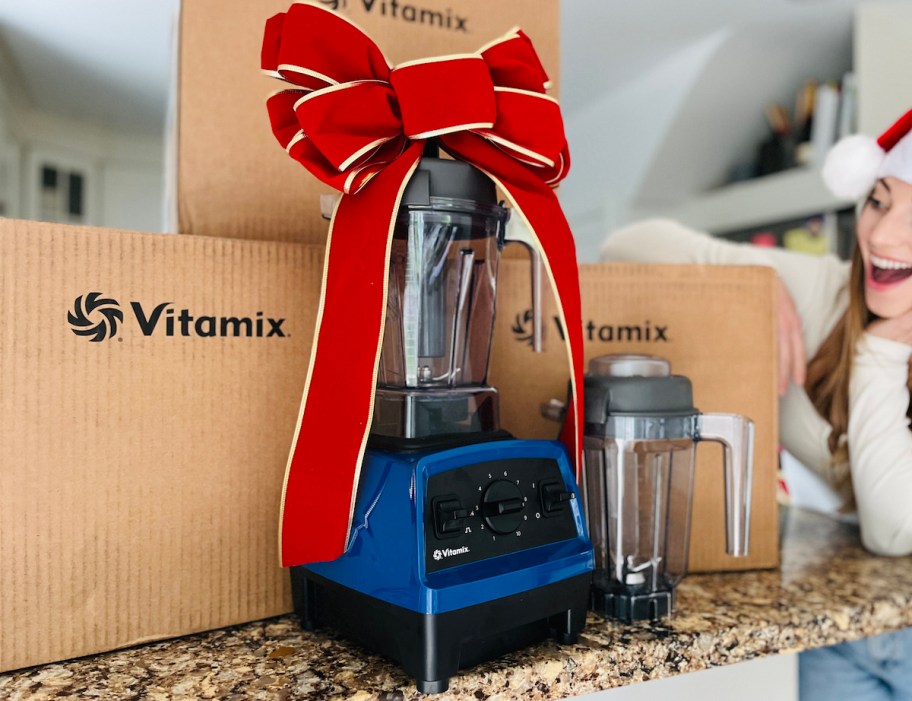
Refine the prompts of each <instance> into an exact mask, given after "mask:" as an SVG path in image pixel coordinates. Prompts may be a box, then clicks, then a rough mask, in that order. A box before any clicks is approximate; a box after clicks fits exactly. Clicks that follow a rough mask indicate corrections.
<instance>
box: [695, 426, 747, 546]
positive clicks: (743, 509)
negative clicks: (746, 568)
mask: <svg viewBox="0 0 912 701" xmlns="http://www.w3.org/2000/svg"><path fill="white" fill-rule="evenodd" d="M696 438H697V440H700V441H712V442H714V443H721V444H722V447H723V449H724V451H725V517H726V528H725V549H726V551H727V552H728V554H729V555H736V556H744V555H747V552H748V548H749V547H750V515H751V514H750V510H751V481H752V475H753V467H754V422H753V421H751V420H750V419H748V418H746V417H744V416H739V415H738V414H699V415H698V416H697V436H696Z"/></svg>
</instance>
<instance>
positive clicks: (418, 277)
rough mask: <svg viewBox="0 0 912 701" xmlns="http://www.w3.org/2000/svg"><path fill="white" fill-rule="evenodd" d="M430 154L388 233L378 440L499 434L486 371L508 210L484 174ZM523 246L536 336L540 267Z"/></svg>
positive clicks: (493, 394) (375, 422)
mask: <svg viewBox="0 0 912 701" xmlns="http://www.w3.org/2000/svg"><path fill="white" fill-rule="evenodd" d="M429 149H430V152H431V153H436V148H435V147H433V146H431V147H429ZM428 153H429V151H428V150H426V152H425V156H424V157H423V158H422V159H421V161H420V163H419V166H418V169H417V170H416V171H415V173H414V175H413V176H412V178H411V180H410V181H409V184H408V186H407V188H406V190H405V193H404V194H403V197H402V202H401V204H400V207H399V213H398V216H397V219H396V223H395V228H394V231H393V240H392V244H391V250H390V269H389V289H388V298H387V310H386V322H385V323H386V325H385V329H384V335H383V344H382V350H381V355H380V364H379V372H378V380H377V393H376V402H375V406H374V417H373V424H372V426H371V434H372V438H373V439H374V440H375V441H376V440H381V441H383V440H384V439H389V440H392V441H394V442H395V441H398V440H407V441H411V442H414V441H422V440H433V441H435V442H439V441H440V440H441V438H444V439H445V438H446V437H447V436H450V437H454V438H456V439H458V440H459V441H461V442H463V443H464V442H466V441H467V440H468V441H469V442H471V440H472V439H473V438H478V439H481V440H483V439H485V438H492V437H498V436H500V435H501V433H502V432H501V431H500V421H499V409H498V397H497V390H496V389H495V388H494V387H491V386H489V385H488V384H487V374H488V360H489V357H490V353H491V340H492V336H493V331H494V312H495V294H496V287H497V269H498V265H499V262H500V255H501V252H502V250H503V247H504V244H505V243H511V242H512V241H507V240H506V223H507V219H508V217H509V210H507V209H506V208H505V207H503V206H501V204H498V202H497V193H496V190H495V187H494V184H493V183H492V182H491V180H490V179H489V178H488V177H486V176H485V175H484V174H483V173H481V171H479V170H477V169H476V168H474V167H472V166H470V165H469V164H467V163H463V162H460V161H452V160H444V159H440V158H436V157H431V156H429V155H428ZM517 243H524V244H525V242H523V241H517ZM526 247H527V248H528V249H529V251H530V254H531V260H532V289H533V300H532V306H533V317H534V318H533V327H534V332H535V335H536V337H537V338H540V328H541V321H540V312H539V308H540V307H539V301H540V295H541V292H540V288H541V277H540V273H539V270H540V266H539V260H538V254H537V251H536V250H535V249H534V248H533V247H531V246H528V245H527V246H526ZM536 350H537V349H536ZM505 435H506V434H504V436H505Z"/></svg>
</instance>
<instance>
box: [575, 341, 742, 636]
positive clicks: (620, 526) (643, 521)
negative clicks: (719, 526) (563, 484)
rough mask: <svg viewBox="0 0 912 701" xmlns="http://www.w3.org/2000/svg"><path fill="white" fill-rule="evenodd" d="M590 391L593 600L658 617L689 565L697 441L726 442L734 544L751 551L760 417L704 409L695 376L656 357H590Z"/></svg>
mask: <svg viewBox="0 0 912 701" xmlns="http://www.w3.org/2000/svg"><path fill="white" fill-rule="evenodd" d="M584 396H585V436H584V468H583V484H582V485H581V487H582V492H583V501H584V503H585V507H586V518H587V523H588V525H589V536H590V538H591V539H592V544H593V547H594V548H595V572H594V576H593V585H592V604H593V609H594V610H596V611H597V612H599V613H601V614H603V615H605V616H608V617H612V618H617V619H620V620H623V621H633V620H643V619H655V618H659V617H661V616H664V615H666V614H668V613H669V612H671V611H672V609H673V607H674V591H675V587H676V586H677V584H678V582H680V580H681V578H682V577H683V576H684V574H685V573H686V571H687V557H688V549H689V543H690V523H691V503H692V496H693V478H694V462H695V457H696V445H697V443H698V442H700V441H713V442H717V443H721V444H722V446H723V448H724V453H725V461H724V465H725V467H724V482H725V507H726V544H727V551H728V553H729V554H731V555H746V554H747V550H748V533H749V528H750V485H751V471H752V463H753V435H754V434H753V428H754V427H753V422H751V421H750V419H747V418H745V417H743V416H738V415H735V414H702V413H700V412H699V411H697V409H696V408H694V406H693V391H692V387H691V383H690V380H688V379H687V378H686V377H683V376H681V375H672V374H671V369H670V365H669V363H668V362H667V361H665V360H663V359H661V358H655V357H651V356H644V355H609V356H601V357H599V358H595V359H593V360H592V361H591V362H590V364H589V373H588V374H587V376H586V378H585V395H584Z"/></svg>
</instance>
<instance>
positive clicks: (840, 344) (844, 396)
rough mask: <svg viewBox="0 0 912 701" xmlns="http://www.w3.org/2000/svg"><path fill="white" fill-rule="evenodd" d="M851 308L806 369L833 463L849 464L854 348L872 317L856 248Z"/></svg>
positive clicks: (851, 287) (853, 256)
mask: <svg viewBox="0 0 912 701" xmlns="http://www.w3.org/2000/svg"><path fill="white" fill-rule="evenodd" d="M848 286H849V306H848V309H846V311H845V314H843V315H842V317H841V318H840V319H839V321H838V322H836V326H834V327H833V330H832V331H831V332H830V335H829V336H827V337H826V339H825V340H824V341H823V343H822V344H821V345H820V349H819V350H818V351H817V355H815V356H814V358H813V359H812V360H811V362H810V363H809V364H808V368H807V380H806V381H805V383H804V388H805V390H806V391H807V394H808V397H810V399H811V402H812V403H813V404H814V408H815V409H817V413H819V414H820V415H821V416H822V417H823V418H824V419H826V421H827V422H828V423H829V424H830V426H831V427H832V430H831V431H830V436H829V438H828V440H827V446H828V447H829V449H830V453H831V455H832V456H833V460H834V462H844V461H846V460H848V457H849V456H848V449H847V446H846V443H845V441H844V440H843V436H845V434H846V431H847V430H848V428H849V381H850V379H851V375H852V362H853V360H854V358H855V344H856V343H858V339H859V338H861V334H862V333H864V329H865V326H867V325H868V322H870V321H871V319H872V317H873V315H872V314H871V312H870V310H869V309H868V308H867V306H866V305H865V299H864V262H863V261H862V258H861V249H859V248H858V246H857V245H856V246H855V251H854V252H853V254H852V266H851V269H850V272H849V283H848Z"/></svg>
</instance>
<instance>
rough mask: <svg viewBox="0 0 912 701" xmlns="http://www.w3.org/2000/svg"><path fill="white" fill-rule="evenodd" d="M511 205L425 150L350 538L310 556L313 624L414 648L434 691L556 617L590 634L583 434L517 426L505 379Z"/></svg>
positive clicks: (397, 253)
mask: <svg viewBox="0 0 912 701" xmlns="http://www.w3.org/2000/svg"><path fill="white" fill-rule="evenodd" d="M507 217H508V211H507V210H506V209H505V208H504V207H502V206H501V205H499V204H498V203H497V199H496V191H495V188H494V185H493V184H492V182H491V181H490V180H489V179H488V178H487V177H486V176H484V175H483V174H482V173H481V172H480V171H478V170H476V169H475V168H473V167H472V166H470V165H468V164H466V163H463V162H459V161H450V160H443V159H439V158H436V157H432V156H430V155H427V154H426V156H425V157H424V158H422V160H421V162H420V165H419V168H418V170H417V171H416V172H415V174H414V176H413V177H412V179H411V180H410V181H409V184H408V186H407V188H406V191H405V194H404V196H403V199H402V204H401V207H400V210H399V214H398V218H397V222H396V227H395V232H394V239H393V243H392V253H391V261H390V274H389V301H388V304H387V313H386V325H385V332H384V337H383V346H382V353H381V358H380V368H379V379H378V387H377V391H376V401H375V407H374V416H373V423H372V427H371V439H370V442H369V444H368V451H367V454H366V456H365V459H364V463H363V465H362V470H361V477H360V482H359V485H358V496H357V502H356V506H355V512H354V518H353V521H352V530H351V533H350V536H349V543H348V548H347V550H346V552H345V553H344V554H343V555H342V556H341V557H339V558H338V559H336V560H333V561H331V562H323V563H317V564H309V565H306V566H301V567H295V568H293V569H292V582H293V588H294V597H295V609H296V610H297V611H298V613H299V614H300V616H301V618H302V621H303V622H304V624H305V626H306V627H308V628H312V627H314V626H320V625H326V626H330V627H332V628H335V629H337V630H339V631H341V632H343V633H344V634H345V635H347V636H348V637H350V638H352V639H354V640H356V641H358V642H360V643H362V644H363V645H365V646H366V647H369V648H371V649H374V650H376V651H378V652H380V653H382V654H384V655H386V656H388V657H390V658H392V659H394V660H396V661H397V662H399V663H400V664H401V665H402V667H403V668H404V669H405V671H406V672H408V673H409V674H410V675H412V676H413V677H414V678H415V680H416V684H417V687H418V689H419V690H420V691H422V692H424V693H436V692H441V691H444V690H446V689H447V686H448V681H449V677H450V676H451V675H453V674H455V673H456V671H457V670H458V669H459V668H461V667H466V666H470V665H473V664H476V663H478V662H480V661H483V660H486V659H490V658H492V657H495V656H498V655H500V654H503V653H505V652H507V651H510V650H514V649H517V648H519V647H522V646H525V645H527V644H530V643H532V642H536V641H539V640H542V639H544V638H546V637H548V636H549V635H551V636H555V637H556V638H557V639H558V640H559V641H560V642H562V643H571V642H574V641H575V640H576V638H577V636H578V634H579V631H580V630H581V629H582V627H583V625H584V623H585V616H586V609H587V605H588V601H589V585H590V577H591V571H592V568H593V553H592V545H591V544H590V542H589V539H588V537H587V534H586V528H585V523H584V518H583V513H582V509H581V506H580V500H579V498H578V491H577V486H576V480H575V477H574V473H573V471H572V469H571V465H570V462H569V459H568V456H567V453H566V450H565V449H564V447H563V445H562V444H560V443H558V442H557V441H547V440H517V439H514V438H513V437H512V436H511V435H510V434H509V433H507V432H506V431H504V430H502V429H501V428H500V425H499V416H498V394H497V390H496V389H495V388H493V387H491V386H489V385H488V384H487V372H488V360H489V356H490V350H491V338H492V334H493V328H494V309H495V290H496V283H497V268H498V262H499V259H500V254H501V251H502V249H503V246H504V244H505V225H506V221H507Z"/></svg>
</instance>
